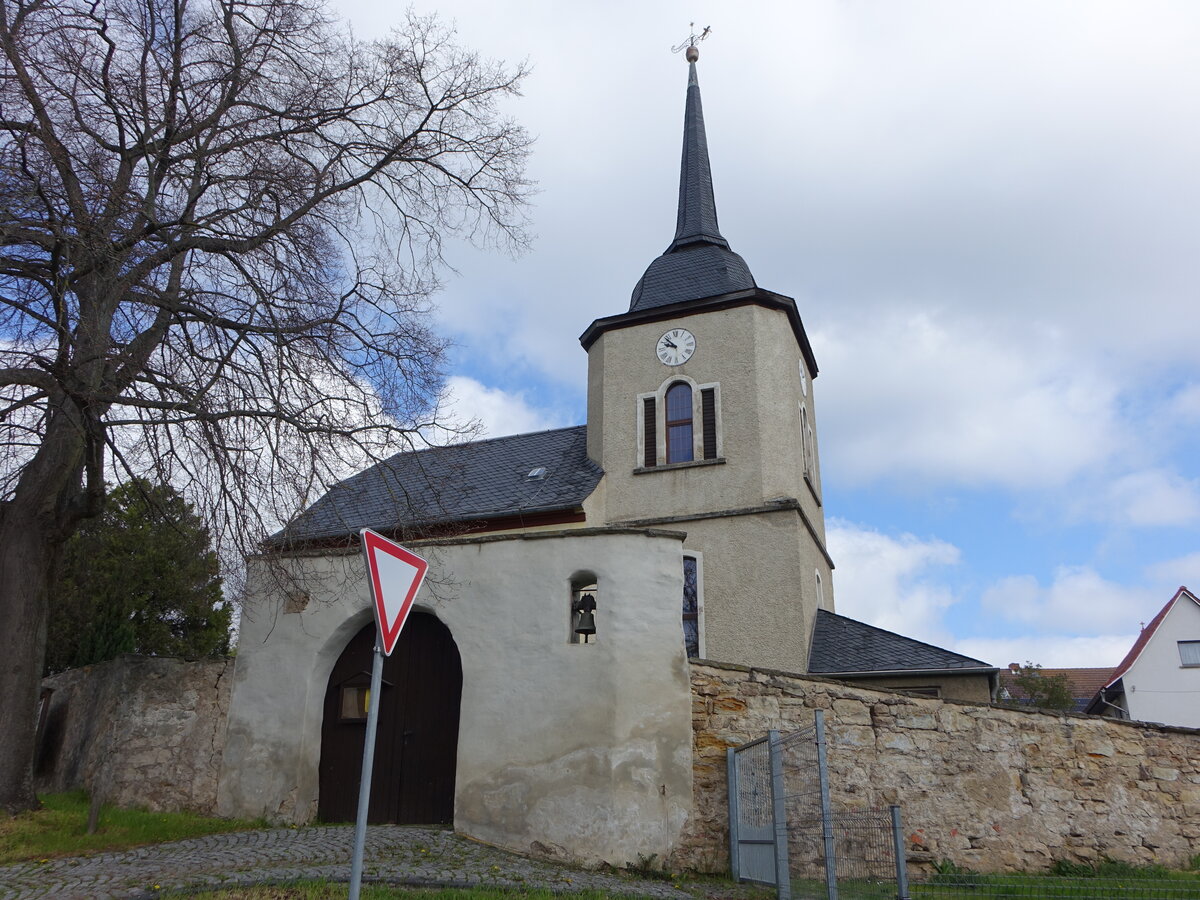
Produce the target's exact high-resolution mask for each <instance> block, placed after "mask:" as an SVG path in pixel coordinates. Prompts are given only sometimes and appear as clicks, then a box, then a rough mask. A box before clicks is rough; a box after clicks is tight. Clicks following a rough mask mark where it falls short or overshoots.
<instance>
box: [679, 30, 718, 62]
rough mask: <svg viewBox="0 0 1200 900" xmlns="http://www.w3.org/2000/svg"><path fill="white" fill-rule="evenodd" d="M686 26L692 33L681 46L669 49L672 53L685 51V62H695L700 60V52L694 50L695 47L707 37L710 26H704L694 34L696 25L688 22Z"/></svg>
mask: <svg viewBox="0 0 1200 900" xmlns="http://www.w3.org/2000/svg"><path fill="white" fill-rule="evenodd" d="M688 26H689V27H690V28H691V29H692V33H691V34H689V35H688V37H687V40H686V41H684V42H683V43H681V44H676V45H675V46H674V47H672V48H671V52H672V53H678V52H679V51H680V50H686V51H687V61H688V62H695V61H696V60H698V59H699V58H700V51H699V50H697V49H696V45H697V44H698V43H700V42H701V41H702V40H704V39H705V38H706V37H708V33H709V32H710V31H712V26H711V25H705V26H704V30H703V31H702V32H700V33H699V34H696V23H695V22H689V23H688Z"/></svg>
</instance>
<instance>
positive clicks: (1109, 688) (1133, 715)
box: [1087, 587, 1200, 728]
mask: <svg viewBox="0 0 1200 900" xmlns="http://www.w3.org/2000/svg"><path fill="white" fill-rule="evenodd" d="M1087 711H1088V712H1089V713H1095V714H1098V715H1104V716H1111V717H1113V718H1118V719H1136V720H1138V721H1141V722H1161V723H1163V724H1164V725H1183V726H1186V727H1188V728H1200V600H1197V598H1196V595H1195V594H1193V593H1192V592H1191V591H1189V590H1188V589H1187V588H1186V587H1181V588H1180V589H1179V590H1178V591H1176V592H1175V596H1174V597H1172V598H1171V599H1170V600H1169V601H1167V605H1166V606H1164V607H1163V608H1162V609H1160V610H1159V611H1158V615H1156V616H1155V617H1154V618H1153V619H1151V620H1150V624H1149V625H1147V626H1145V627H1144V628H1143V629H1142V633H1141V634H1139V635H1138V638H1137V640H1136V641H1134V643H1133V647H1131V648H1130V650H1129V653H1127V654H1126V655H1125V658H1124V659H1123V660H1121V664H1120V665H1118V666H1117V667H1116V668H1115V669H1114V670H1113V671H1112V674H1111V675H1110V676H1109V678H1108V679H1107V680H1106V682H1105V684H1104V685H1103V686H1102V687H1101V688H1100V689H1099V690H1098V691H1097V692H1096V694H1095V696H1094V697H1093V698H1092V701H1091V702H1090V703H1089V704H1088V707H1087Z"/></svg>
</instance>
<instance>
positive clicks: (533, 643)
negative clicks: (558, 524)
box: [219, 529, 692, 865]
mask: <svg viewBox="0 0 1200 900" xmlns="http://www.w3.org/2000/svg"><path fill="white" fill-rule="evenodd" d="M682 539H683V535H682V534H680V533H675V532H656V531H651V530H646V529H640V530H634V529H577V530H573V531H564V532H560V533H558V534H544V533H539V534H532V535H504V536H483V537H479V538H470V539H461V540H458V541H451V542H442V543H440V544H437V545H426V546H422V545H413V549H414V550H415V551H416V552H418V553H420V554H421V555H423V556H426V557H427V558H429V560H430V563H431V565H430V575H429V576H428V577H427V579H426V582H425V586H424V587H423V588H422V590H421V592H420V594H418V596H417V600H416V603H417V606H418V607H419V608H421V609H424V610H426V611H428V612H432V613H433V614H434V615H436V616H437V617H438V618H439V619H440V620H441V621H442V622H443V623H444V624H445V625H446V626H447V627H448V628H449V630H450V632H451V634H452V636H453V638H454V640H455V643H456V644H457V647H458V651H459V654H460V656H461V659H462V667H463V686H462V703H461V711H460V719H459V722H460V728H459V740H458V759H457V784H456V791H455V812H454V824H455V828H456V830H458V831H460V832H462V833H465V834H468V835H471V836H473V837H477V838H480V839H482V840H485V841H488V842H491V843H494V844H498V845H500V846H504V847H508V848H511V849H515V850H519V851H523V852H530V853H534V854H537V855H543V856H546V855H548V856H561V857H564V858H571V859H576V860H581V861H585V862H591V863H599V862H608V863H613V864H618V865H620V864H625V863H629V862H636V861H637V858H638V855H639V854H644V855H650V854H652V853H653V854H658V856H659V857H660V858H663V857H665V856H666V855H667V854H668V853H669V852H670V851H671V850H672V849H673V848H674V846H675V844H676V843H677V841H678V836H679V833H680V832H681V830H682V828H683V826H684V822H685V821H686V819H687V817H688V814H689V812H690V809H691V803H692V787H691V773H692V766H691V740H690V738H691V723H690V718H689V700H688V698H689V685H688V667H687V662H686V657H685V655H684V648H683V640H682V633H681V625H680V597H681V595H682V577H683V576H682V569H683V564H682V551H681V549H680V547H681V543H682ZM288 565H289V566H290V567H291V570H292V571H293V572H294V573H295V574H296V575H297V579H298V580H297V590H302V592H303V594H304V597H303V599H302V600H301V601H300V602H294V601H289V600H288V599H287V594H288V591H284V590H281V587H280V585H279V583H278V581H277V580H273V579H272V578H270V577H268V572H267V571H266V568H265V564H264V563H261V562H260V563H258V564H257V569H256V570H255V572H254V573H253V576H254V577H255V578H256V579H257V581H256V585H257V588H256V591H255V593H254V594H253V595H252V596H251V597H250V598H249V599H248V602H247V613H246V616H245V617H244V619H243V625H242V632H241V638H240V641H239V646H238V658H237V670H236V674H235V686H234V690H233V697H232V701H231V707H230V714H229V726H228V740H227V744H226V750H225V758H224V768H223V774H222V779H221V786H220V801H219V810H220V812H221V813H222V814H224V815H236V816H252V817H254V816H265V817H267V818H269V819H273V820H277V821H278V820H283V821H292V822H297V823H304V822H308V821H311V820H312V818H313V816H314V815H315V813H316V809H317V801H318V787H319V785H318V762H319V759H320V750H321V718H322V702H323V699H324V695H325V690H326V686H327V683H328V679H329V673H330V671H331V670H332V668H333V665H334V663H335V662H336V660H337V658H338V656H339V655H340V654H341V652H342V650H343V648H344V647H345V645H346V642H347V641H348V640H349V638H350V637H351V636H352V635H353V634H355V633H356V632H357V631H358V630H359V629H360V628H361V627H362V626H363V625H364V624H366V623H368V622H369V621H370V620H371V614H370V612H369V606H368V603H369V601H368V593H367V588H366V583H365V579H364V577H363V565H362V561H361V557H360V556H359V555H358V554H352V555H349V556H342V557H315V558H309V559H296V560H292V561H290V562H289V563H288ZM583 571H586V572H590V573H593V574H594V576H595V580H596V584H597V603H598V607H599V608H598V610H597V613H596V620H597V629H598V633H597V636H596V638H597V639H596V642H595V643H591V644H587V645H581V644H571V643H569V642H568V637H569V633H570V628H569V612H568V611H569V604H570V597H571V593H570V584H571V579H572V578H573V576H575V575H576V574H577V573H579V572H583ZM292 593H295V591H293V592H292Z"/></svg>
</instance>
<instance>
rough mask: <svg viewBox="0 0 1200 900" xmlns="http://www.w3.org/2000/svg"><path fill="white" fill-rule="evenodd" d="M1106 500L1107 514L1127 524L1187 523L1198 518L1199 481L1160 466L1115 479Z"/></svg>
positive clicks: (1199, 500)
mask: <svg viewBox="0 0 1200 900" xmlns="http://www.w3.org/2000/svg"><path fill="white" fill-rule="evenodd" d="M1106 499H1107V504H1108V507H1109V517H1110V518H1111V519H1112V520H1113V521H1116V522H1121V523H1126V524H1129V525H1140V526H1146V525H1188V524H1190V523H1192V522H1195V521H1196V520H1197V518H1200V482H1197V481H1196V480H1194V479H1190V478H1183V477H1182V476H1180V475H1177V474H1176V473H1174V472H1168V471H1165V470H1163V469H1150V470H1146V471H1143V472H1133V473H1130V474H1129V475H1124V476H1122V477H1120V478H1118V479H1116V481H1114V482H1113V483H1112V485H1111V486H1110V488H1109V490H1108V496H1107V498H1106Z"/></svg>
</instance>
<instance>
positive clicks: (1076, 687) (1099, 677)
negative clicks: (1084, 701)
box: [1000, 666, 1113, 700]
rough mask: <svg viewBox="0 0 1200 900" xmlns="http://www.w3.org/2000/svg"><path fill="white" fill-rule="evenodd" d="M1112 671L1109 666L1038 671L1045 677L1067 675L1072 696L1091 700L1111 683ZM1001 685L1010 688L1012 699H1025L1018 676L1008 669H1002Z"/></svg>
mask: <svg viewBox="0 0 1200 900" xmlns="http://www.w3.org/2000/svg"><path fill="white" fill-rule="evenodd" d="M1112 672H1113V670H1112V668H1110V667H1107V666H1106V667H1104V668H1102V669H1038V673H1039V674H1040V675H1041V676H1042V677H1043V678H1053V677H1054V676H1055V675H1065V676H1066V678H1067V682H1068V683H1069V684H1070V685H1071V696H1072V697H1076V698H1082V697H1086V698H1088V699H1089V700H1090V699H1091V698H1092V697H1093V696H1095V693H1096V691H1098V690H1100V688H1102V687H1104V686H1105V685H1107V684H1108V683H1109V681H1110V680H1111V678H1112ZM1000 686H1001V687H1003V688H1007V689H1008V693H1009V696H1011V697H1012V699H1014V700H1024V699H1025V692H1024V691H1022V690H1021V689H1020V687H1018V686H1017V683H1016V677H1015V676H1014V675H1013V674H1012V673H1011V672H1009V671H1008V670H1003V669H1002V670H1001V671H1000Z"/></svg>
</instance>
